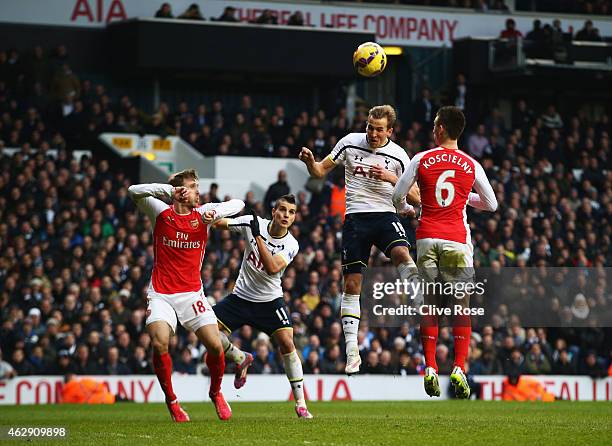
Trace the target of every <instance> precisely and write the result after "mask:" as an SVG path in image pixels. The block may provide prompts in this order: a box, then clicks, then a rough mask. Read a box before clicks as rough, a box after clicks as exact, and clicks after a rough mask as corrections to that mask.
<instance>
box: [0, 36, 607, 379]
mask: <svg viewBox="0 0 612 446" xmlns="http://www.w3.org/2000/svg"><path fill="white" fill-rule="evenodd" d="M427 103H428V104H429V106H427V105H419V104H415V110H416V111H417V112H418V113H417V112H415V116H414V119H413V120H412V121H409V122H403V123H402V122H398V123H397V124H396V127H395V136H394V139H395V140H396V141H397V142H398V143H399V144H400V145H402V146H403V147H404V148H405V149H406V150H407V152H408V153H409V155H411V156H412V155H414V154H415V153H416V152H418V151H420V150H422V149H424V148H427V147H432V146H433V141H432V136H431V128H432V122H431V121H432V119H433V117H434V115H435V109H436V107H437V105H436V104H435V103H433V99H431V98H430V97H429V96H428V95H427V100H426V101H425V102H423V104H427ZM531 107H532V104H530V103H529V102H526V101H524V100H521V101H518V102H517V103H516V106H515V109H514V110H513V112H512V114H511V115H510V116H504V115H502V114H501V113H500V112H499V111H498V110H497V109H496V108H493V109H492V110H491V112H490V114H489V115H488V116H486V117H485V118H484V119H483V120H482V122H481V123H479V124H478V125H476V126H475V131H474V132H473V133H472V132H468V133H467V134H466V135H465V139H464V141H463V146H464V147H465V149H466V150H468V151H469V152H470V154H471V155H472V156H474V157H476V158H477V159H479V160H481V162H482V163H483V166H484V168H485V170H486V172H487V174H488V176H489V178H490V179H491V181H492V184H493V186H494V189H495V191H496V194H497V197H498V201H499V203H500V207H499V209H498V211H497V212H496V213H495V214H486V213H477V212H470V215H469V219H470V221H471V226H472V231H473V241H474V245H475V254H474V255H475V262H476V265H479V266H491V267H499V266H519V267H523V266H569V267H602V266H606V265H610V264H611V260H612V258H611V257H612V256H611V254H610V222H611V221H612V219H611V215H610V214H611V212H612V201H611V200H610V198H611V196H612V173H611V172H610V170H609V166H610V140H609V138H610V130H611V129H610V121H609V117H608V116H607V115H605V114H602V115H600V116H599V117H598V118H592V117H589V116H587V115H586V114H585V113H583V112H582V111H576V112H575V113H572V114H568V115H562V114H561V113H559V112H558V111H557V110H556V109H555V107H554V106H553V105H551V106H550V107H548V108H547V109H546V110H534V109H532V108H531ZM432 111H433V113H432ZM0 117H1V119H0V135H1V136H0V138H1V139H2V140H3V142H2V143H0V321H1V325H0V349H1V351H2V357H1V358H0V373H2V374H0V379H1V378H3V377H5V376H6V377H8V376H12V375H13V374H15V373H16V374H18V375H28V374H44V373H52V374H65V373H67V372H75V373H79V374H127V373H136V374H139V373H151V364H150V358H151V340H150V338H149V336H148V335H147V334H146V332H145V328H144V324H143V322H144V317H145V297H146V289H147V286H148V278H149V277H150V273H151V268H152V261H153V251H152V246H151V234H150V229H151V225H150V222H148V221H147V219H146V217H143V215H142V214H140V213H138V212H137V211H136V209H135V207H134V206H133V204H132V203H131V202H130V200H129V198H128V196H127V187H128V186H129V185H130V184H131V183H132V179H130V178H128V177H126V174H125V173H124V172H122V171H121V170H120V169H115V168H111V166H110V165H109V163H108V161H105V160H100V161H96V162H95V163H94V162H93V161H92V160H91V159H88V158H83V159H80V160H76V159H73V158H72V156H71V150H72V149H74V148H75V141H77V142H79V143H80V144H82V143H84V142H86V141H87V138H88V136H87V135H95V134H96V132H100V131H120V130H125V131H136V132H137V131H147V132H158V131H159V132H164V133H169V132H172V131H175V132H177V133H178V134H180V135H181V136H183V137H184V138H185V139H186V140H188V141H190V142H192V144H194V146H195V147H197V148H198V149H199V150H201V151H202V152H203V153H205V154H207V155H213V154H248V155H264V156H269V155H274V156H285V157H293V156H295V154H296V151H297V150H298V149H299V147H301V146H302V145H307V146H309V147H311V148H312V149H313V150H314V152H315V154H316V156H317V157H319V158H320V157H323V156H325V155H326V154H327V153H328V151H329V150H330V148H331V147H333V145H334V144H335V141H337V140H338V139H339V138H341V137H342V136H344V135H345V134H346V133H348V132H349V131H362V130H363V123H364V122H365V114H363V112H359V113H358V115H357V116H355V117H353V118H354V119H352V120H351V119H350V118H351V117H349V116H347V113H346V110H344V109H342V110H340V111H339V112H338V113H337V114H336V115H335V116H328V115H326V114H325V112H323V111H322V110H318V111H316V112H314V113H310V112H307V111H303V112H300V113H297V114H293V115H291V116H290V115H288V114H287V113H286V112H285V107H283V106H282V105H278V106H277V107H275V108H274V109H272V110H268V108H265V107H257V106H255V104H253V103H252V101H251V98H250V97H249V96H244V97H243V98H242V102H241V105H240V107H238V108H237V109H235V110H226V109H225V107H224V105H223V103H222V102H220V101H215V102H214V103H213V104H211V106H210V108H209V107H208V106H207V105H199V106H198V107H196V109H191V108H190V107H189V105H188V104H187V103H186V102H185V103H181V104H179V105H178V108H177V110H176V111H170V109H169V107H168V105H167V104H162V106H160V109H159V110H158V111H157V112H156V113H155V114H154V116H153V117H152V119H151V120H150V121H149V120H147V118H146V116H145V115H144V114H143V113H142V112H141V111H140V110H138V109H137V108H136V107H135V106H134V105H132V104H131V101H130V99H129V98H128V97H122V98H119V99H118V100H114V99H113V98H112V96H111V95H110V94H109V93H108V92H107V91H106V90H105V89H104V87H103V86H101V85H98V86H93V85H92V84H91V83H90V82H88V81H81V80H80V79H79V78H78V76H77V75H76V74H75V73H73V72H72V71H71V69H70V64H69V56H68V53H67V51H66V49H65V48H64V47H59V48H57V50H56V51H55V54H54V55H53V56H52V57H47V56H46V55H45V52H44V50H43V49H42V48H36V49H35V50H34V51H33V52H32V54H20V53H19V52H17V51H15V50H11V51H8V52H4V51H0ZM351 122H352V124H351ZM5 146H6V147H17V148H19V151H18V152H17V153H16V154H14V155H8V154H6V153H4V152H3V148H4V147H5ZM35 149H36V150H35ZM49 149H57V156H56V157H55V158H54V157H52V156H50V155H49ZM283 183H285V180H284V177H283V176H282V175H279V181H278V182H277V183H275V185H274V187H273V188H271V191H270V193H269V194H267V196H266V203H261V202H256V201H255V200H254V198H253V195H252V194H250V193H249V194H248V195H247V196H246V197H244V199H245V202H246V203H247V211H248V210H250V209H253V208H254V209H256V210H257V212H259V213H260V214H261V215H264V214H265V213H266V212H267V210H268V209H269V202H271V201H273V198H274V195H275V194H278V193H279V191H281V190H282V191H283V192H285V191H286V190H287V188H288V186H287V185H286V184H283ZM340 184H341V182H340ZM330 187H331V185H330V184H327V185H326V186H325V187H324V189H323V192H321V193H320V194H314V195H313V198H312V199H311V200H310V201H309V200H307V198H306V197H307V196H306V194H305V193H304V192H303V191H292V192H294V193H297V197H298V203H299V206H298V215H297V218H296V223H295V225H294V226H293V228H292V232H293V234H294V235H295V236H296V238H297V239H298V241H299V242H300V247H301V251H300V253H299V254H298V255H297V256H296V258H295V260H294V261H293V263H292V264H291V265H290V266H289V268H288V269H287V271H286V273H285V276H284V278H283V288H284V292H285V298H286V300H287V302H288V305H289V307H290V309H291V318H292V320H293V324H294V327H295V338H296V345H297V346H298V348H299V350H300V353H301V355H302V356H303V359H304V362H305V371H306V372H307V373H341V372H342V371H343V370H344V364H343V357H344V351H345V350H344V345H343V342H344V339H343V335H342V328H341V326H340V323H339V319H338V311H339V304H340V296H341V290H342V282H341V267H340V254H339V251H340V246H341V240H340V237H341V232H342V231H341V225H342V223H341V220H340V218H338V217H333V216H332V215H331V213H330V207H329V205H330V203H329V194H328V193H327V192H326V191H329V188H330ZM220 188H221V191H222V188H223V184H220ZM202 192H205V191H202ZM219 198H220V197H219V196H218V191H217V190H216V189H212V190H211V191H209V192H207V193H205V194H204V197H203V200H205V201H213V200H218V199H219ZM405 224H406V226H407V228H408V229H409V231H408V232H409V234H411V236H412V237H413V236H414V235H413V234H414V231H413V229H414V227H415V225H416V222H415V221H411V220H408V221H406V223H405ZM240 246H241V242H240V240H239V239H237V238H235V237H233V236H231V235H230V234H229V232H218V233H217V232H215V233H213V234H212V236H211V238H210V241H209V246H208V249H207V257H206V261H205V266H204V268H203V272H202V277H203V283H204V287H205V291H206V294H207V295H208V296H209V297H210V298H211V299H214V300H215V301H218V300H219V299H221V298H222V297H223V296H224V295H226V294H227V293H228V292H229V291H230V290H231V288H232V286H233V283H234V281H235V279H236V277H237V274H238V269H239V267H240V264H241V255H242V252H241V249H240ZM373 262H374V264H381V263H382V262H384V259H383V258H382V257H381V256H380V254H379V253H377V254H376V255H375V256H374V260H373ZM535 288H537V287H533V286H531V284H525V287H524V289H525V290H526V293H527V296H530V295H531V294H532V293H536V292H541V290H540V289H539V288H537V289H535ZM545 291H546V290H545ZM573 291H576V292H575V293H574V292H573ZM610 291H611V290H610V285H609V284H607V283H606V281H605V277H604V280H603V281H602V280H593V281H590V282H589V283H584V284H579V285H578V287H577V288H572V293H571V294H568V293H565V294H564V295H563V296H561V295H559V296H558V297H559V299H558V303H559V308H558V310H557V311H558V313H559V317H560V318H561V317H562V319H560V321H562V322H563V324H562V325H564V327H563V329H545V328H531V327H523V326H522V325H521V324H520V320H517V319H516V318H512V316H511V315H508V314H500V315H499V318H498V319H499V320H498V321H497V323H496V324H494V325H489V326H477V325H476V326H475V332H474V336H473V339H472V345H471V352H470V361H469V364H470V367H471V369H472V372H473V373H503V372H504V371H505V368H506V367H508V364H511V363H512V364H515V365H518V366H519V367H521V369H522V370H523V371H524V372H525V373H560V374H561V373H562V374H567V373H570V374H572V373H580V374H584V375H590V376H603V375H606V374H608V373H612V368H610V361H611V360H612V348H611V346H612V338H611V333H610V330H609V329H608V330H606V329H602V328H597V326H592V327H589V328H584V329H572V328H571V325H572V319H573V318H575V319H580V318H581V317H582V315H583V314H584V313H585V312H587V313H588V312H591V313H592V314H602V315H604V314H609V312H610V310H611V309H612V299H611V295H610ZM608 320H610V319H608ZM178 334H179V335H178V336H175V337H173V338H172V340H171V347H170V351H171V354H172V355H173V358H174V364H175V370H176V371H177V372H180V373H195V372H196V369H197V366H198V365H199V364H200V363H201V356H202V353H203V352H202V349H201V346H200V345H199V344H198V342H197V340H196V338H195V336H194V335H193V334H189V333H186V332H185V331H182V330H181V331H179V333H178ZM234 342H235V343H236V344H237V345H239V346H240V347H241V348H243V349H245V350H250V351H252V352H253V353H254V354H255V357H256V361H255V365H254V367H253V372H254V373H275V372H278V371H279V369H280V367H281V363H282V362H281V361H279V357H278V354H276V353H275V349H274V347H273V346H272V345H271V344H270V341H269V340H268V339H266V337H265V336H263V335H261V334H258V333H255V332H254V331H253V330H252V329H251V328H249V327H244V328H243V329H241V330H240V331H239V332H238V333H236V336H235V337H234ZM359 343H360V349H361V352H362V354H363V359H364V366H363V371H364V372H365V373H395V374H400V375H405V374H418V373H421V372H422V371H423V368H424V364H423V358H422V356H421V352H420V342H419V333H418V326H416V325H411V324H404V325H403V326H402V327H400V328H397V329H391V328H388V329H384V328H382V329H381V328H378V329H374V328H372V329H370V328H369V327H368V326H367V324H365V323H364V324H362V327H361V332H360V335H359ZM452 348H453V342H452V336H451V334H450V331H449V330H448V329H446V328H443V329H441V335H440V345H439V346H438V358H439V360H438V364H439V365H440V370H441V371H442V373H444V372H446V371H448V370H447V369H448V367H450V365H452V364H451V363H450V362H449V358H450V357H451V356H452ZM447 366H448V367H447ZM609 368H610V369H609Z"/></svg>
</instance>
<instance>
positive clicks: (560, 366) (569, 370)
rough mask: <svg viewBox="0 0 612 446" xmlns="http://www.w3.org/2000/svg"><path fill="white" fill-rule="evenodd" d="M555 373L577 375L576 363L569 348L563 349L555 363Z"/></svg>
mask: <svg viewBox="0 0 612 446" xmlns="http://www.w3.org/2000/svg"><path fill="white" fill-rule="evenodd" d="M552 371H553V373H554V374H555V375H575V374H576V364H574V362H573V361H572V360H571V358H570V355H569V353H568V352H567V350H561V352H560V353H559V357H558V358H557V360H556V361H555V362H554V364H553V369H552Z"/></svg>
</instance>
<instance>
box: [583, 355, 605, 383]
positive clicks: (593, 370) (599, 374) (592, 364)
mask: <svg viewBox="0 0 612 446" xmlns="http://www.w3.org/2000/svg"><path fill="white" fill-rule="evenodd" d="M578 374H579V375H588V376H590V377H591V378H603V377H605V376H607V371H606V369H605V368H604V367H603V366H602V365H601V363H600V361H599V360H598V359H597V353H596V352H595V351H593V350H590V351H588V352H587V353H586V355H585V357H584V359H583V360H582V362H581V363H580V366H579V367H578Z"/></svg>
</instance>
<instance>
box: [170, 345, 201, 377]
mask: <svg viewBox="0 0 612 446" xmlns="http://www.w3.org/2000/svg"><path fill="white" fill-rule="evenodd" d="M174 372H176V373H182V374H185V375H195V373H196V368H195V364H194V363H193V360H192V358H191V351H190V350H189V349H188V348H183V349H182V350H181V355H180V357H179V358H178V361H175V362H174Z"/></svg>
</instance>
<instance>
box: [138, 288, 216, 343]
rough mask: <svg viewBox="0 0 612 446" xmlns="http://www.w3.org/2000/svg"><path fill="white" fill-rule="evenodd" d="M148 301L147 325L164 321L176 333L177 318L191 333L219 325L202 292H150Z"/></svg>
mask: <svg viewBox="0 0 612 446" xmlns="http://www.w3.org/2000/svg"><path fill="white" fill-rule="evenodd" d="M147 300H148V306H147V322H146V324H147V325H149V324H152V323H153V322H156V321H164V322H167V323H168V325H170V327H171V328H172V331H173V332H175V333H176V323H177V316H178V321H179V322H180V323H181V325H182V326H183V327H185V328H186V329H187V330H191V331H196V330H197V329H198V328H200V327H203V326H204V325H213V324H214V325H216V324H217V317H216V316H215V312H214V311H213V309H212V307H211V306H210V304H209V303H208V299H206V296H204V291H202V290H200V291H195V292H194V291H190V292H187V293H176V294H161V293H157V292H155V291H153V290H149V294H148V296H147Z"/></svg>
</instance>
